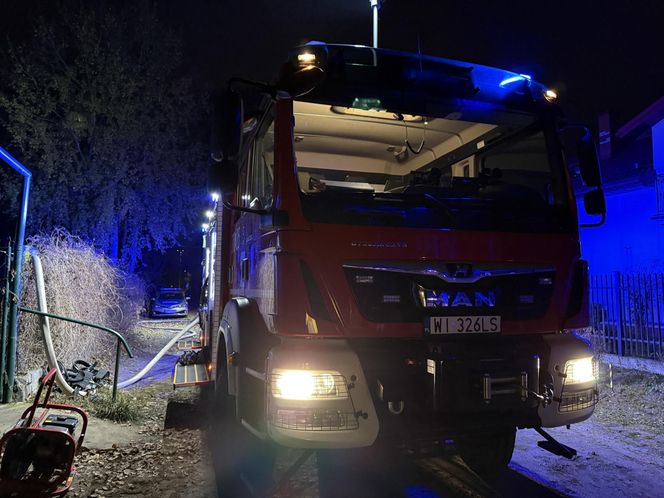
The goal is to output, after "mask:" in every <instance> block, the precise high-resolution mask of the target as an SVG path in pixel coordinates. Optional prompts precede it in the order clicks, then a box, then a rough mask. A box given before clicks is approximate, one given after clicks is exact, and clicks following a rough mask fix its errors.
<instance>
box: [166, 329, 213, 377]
mask: <svg viewBox="0 0 664 498" xmlns="http://www.w3.org/2000/svg"><path fill="white" fill-rule="evenodd" d="M177 349H178V351H182V356H180V358H179V359H178V361H177V363H176V364H175V369H174V371H173V389H177V388H178V387H193V386H200V385H202V384H207V383H209V382H211V379H210V372H209V370H208V368H207V364H206V362H205V357H204V355H203V353H202V349H201V341H200V340H194V339H186V340H181V341H178V344H177Z"/></svg>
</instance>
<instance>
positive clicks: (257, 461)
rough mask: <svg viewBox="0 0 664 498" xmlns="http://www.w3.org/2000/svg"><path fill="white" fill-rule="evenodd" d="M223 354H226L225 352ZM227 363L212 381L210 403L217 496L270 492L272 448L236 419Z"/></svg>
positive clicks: (239, 497)
mask: <svg viewBox="0 0 664 498" xmlns="http://www.w3.org/2000/svg"><path fill="white" fill-rule="evenodd" d="M224 357H225V355H224ZM225 371H226V367H225V365H224V366H223V367H222V368H219V369H217V372H221V374H220V375H218V377H217V382H216V383H215V387H216V389H215V392H214V400H213V402H212V403H211V405H212V410H213V411H212V414H211V417H212V421H211V422H212V423H211V424H210V427H211V431H210V432H211V437H210V441H211V444H212V446H211V450H212V457H213V460H214V467H215V476H216V481H217V496H218V497H220V498H222V497H223V498H245V497H268V496H271V489H272V486H273V482H272V472H273V469H274V460H275V454H276V451H275V448H274V445H273V444H271V443H270V442H268V441H261V440H259V439H258V438H257V437H255V436H254V435H253V434H251V433H250V432H249V431H248V430H247V429H245V428H244V427H243V426H242V424H241V423H240V422H239V421H238V420H237V418H236V415H235V406H236V399H235V397H234V396H232V395H230V394H228V384H227V380H226V378H225V375H224V373H225Z"/></svg>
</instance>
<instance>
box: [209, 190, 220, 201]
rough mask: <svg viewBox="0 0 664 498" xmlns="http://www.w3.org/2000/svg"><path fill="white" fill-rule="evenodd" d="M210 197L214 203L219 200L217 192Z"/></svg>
mask: <svg viewBox="0 0 664 498" xmlns="http://www.w3.org/2000/svg"><path fill="white" fill-rule="evenodd" d="M210 197H211V198H212V202H217V201H218V200H219V194H218V193H216V192H214V193H212V194H210Z"/></svg>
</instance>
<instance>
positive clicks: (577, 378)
mask: <svg viewBox="0 0 664 498" xmlns="http://www.w3.org/2000/svg"><path fill="white" fill-rule="evenodd" d="M565 375H566V377H565V385H567V386H568V385H571V384H583V383H584V382H594V381H596V380H597V369H596V363H595V362H594V361H593V357H592V356H589V357H587V358H579V359H576V360H569V361H568V362H567V363H565Z"/></svg>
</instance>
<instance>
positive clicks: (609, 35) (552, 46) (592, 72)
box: [161, 0, 664, 125]
mask: <svg viewBox="0 0 664 498" xmlns="http://www.w3.org/2000/svg"><path fill="white" fill-rule="evenodd" d="M191 3H192V4H193V5H194V6H193V7H189V6H188V7H187V8H186V9H184V8H183V5H182V3H180V2H163V3H162V4H161V5H162V7H163V8H164V12H165V13H168V19H170V20H171V22H174V21H175V22H177V23H179V24H180V25H181V26H182V29H183V30H184V33H185V37H186V39H187V42H188V48H189V50H190V53H191V63H192V71H193V72H195V73H196V74H197V75H200V77H202V78H203V79H205V80H207V81H213V82H220V81H223V80H224V79H225V78H227V77H228V76H230V75H236V74H237V75H244V76H247V77H253V78H259V79H270V78H271V77H272V76H273V75H274V73H275V71H276V70H277V68H278V65H279V63H280V62H281V61H282V60H283V59H284V57H285V54H286V52H287V51H288V49H289V48H291V47H293V46H295V45H297V44H299V43H300V42H305V41H308V40H311V39H317V40H323V41H329V42H338V43H359V44H370V43H371V18H370V9H369V1H368V0H318V1H315V0H311V1H303V0H281V1H264V0H259V1H253V2H247V1H233V2H230V1H219V0H208V1H198V2H191ZM663 22H664V3H663V2H661V1H657V0H637V1H634V2H625V1H621V2H618V1H615V0H608V1H591V0H577V1H568V0H565V1H557V2H533V1H528V2H525V1H522V0H510V1H506V2H502V1H495V0H484V1H478V0H387V2H385V4H384V5H383V9H382V11H381V21H380V45H381V46H382V47H386V48H394V49H402V50H408V51H417V44H418V34H419V39H420V46H421V50H422V52H423V53H427V54H430V55H438V56H443V57H449V58H453V59H461V60H467V61H471V62H477V63H480V64H487V65H493V66H498V67H502V68H505V69H511V70H516V71H518V72H524V73H528V74H531V75H533V76H534V77H535V78H536V79H538V80H540V81H542V82H543V83H545V84H547V85H550V86H551V87H553V88H556V89H557V90H558V91H559V94H560V101H561V103H562V105H563V106H564V108H565V110H566V111H567V112H568V114H569V115H570V116H573V117H575V118H581V119H584V120H586V121H587V122H589V124H591V125H594V124H595V120H596V114H597V113H598V112H601V111H604V110H610V111H611V112H612V116H613V122H614V125H620V124H622V123H624V122H625V121H626V120H628V119H630V118H631V117H633V116H634V115H635V114H637V113H638V112H640V111H641V110H642V109H643V108H645V107H646V106H647V105H649V104H650V103H651V102H653V101H654V100H655V99H657V98H658V97H660V96H661V95H662V94H664V64H662V63H661V60H662V57H664V55H663V54H662V52H664V40H663V39H662V37H661V27H662V23H663ZM658 52H659V55H658Z"/></svg>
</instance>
